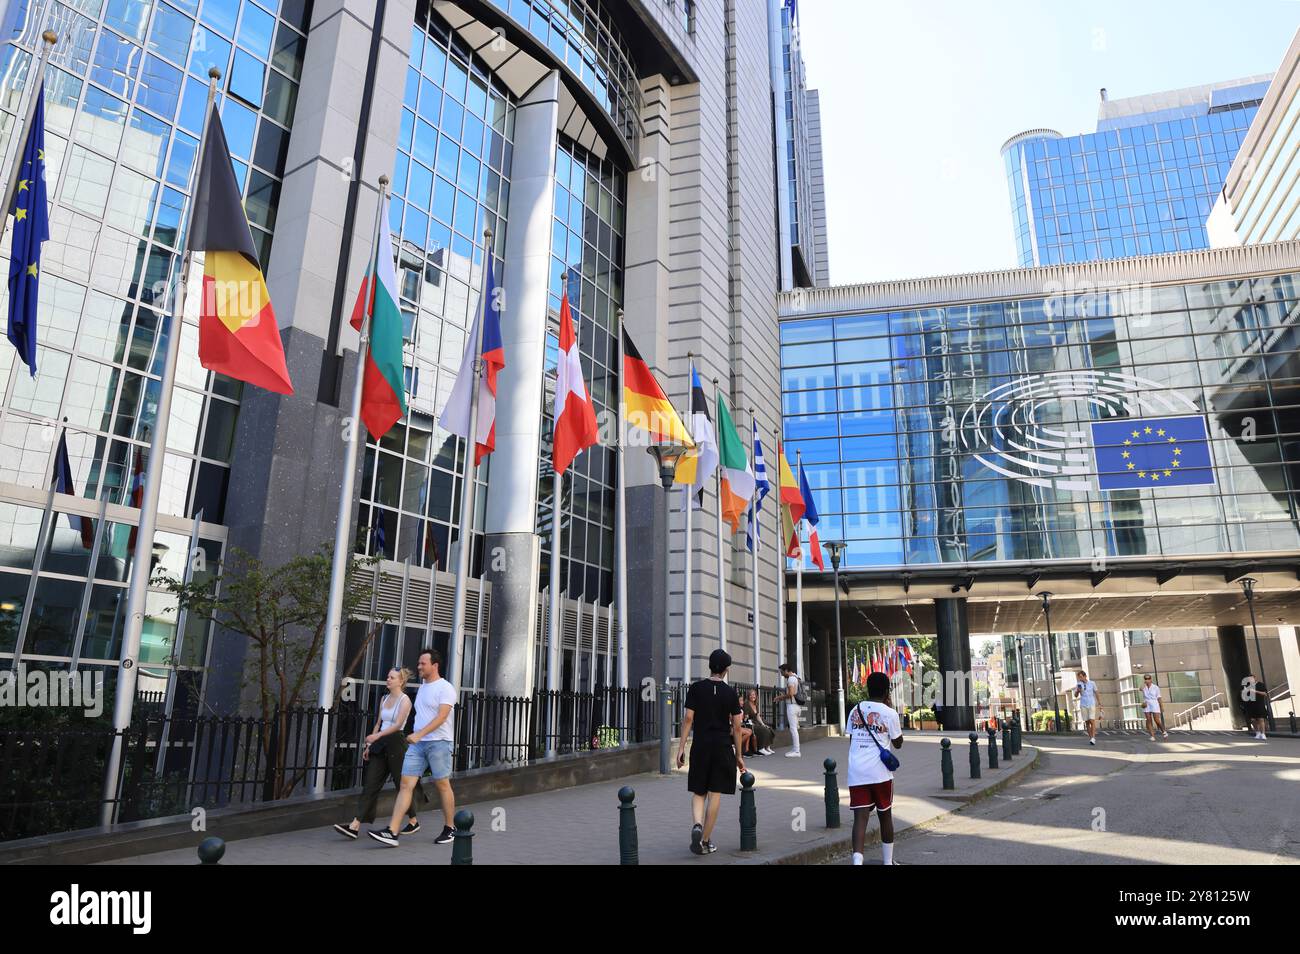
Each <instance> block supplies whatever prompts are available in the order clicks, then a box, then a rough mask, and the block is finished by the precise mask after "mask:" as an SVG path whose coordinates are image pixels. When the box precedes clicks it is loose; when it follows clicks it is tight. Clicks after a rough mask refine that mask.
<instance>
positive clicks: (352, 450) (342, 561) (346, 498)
mask: <svg viewBox="0 0 1300 954" xmlns="http://www.w3.org/2000/svg"><path fill="white" fill-rule="evenodd" d="M387 192H388V176H380V177H379V198H378V203H377V205H376V207H375V226H374V229H373V230H372V246H371V247H372V249H373V252H372V253H371V254H372V256H373V257H372V259H371V262H370V285H369V294H368V295H367V298H366V314H365V318H366V320H365V321H363V322H362V325H361V338H360V340H359V341H358V342H357V377H356V381H354V382H353V384H352V403H351V405H350V406H349V410H348V417H347V419H346V420H345V424H346V425H347V426H346V427H345V428H344V431H343V433H344V435H345V439H346V441H347V446H346V449H345V451H344V453H343V461H344V463H343V483H342V484H341V486H340V487H339V507H338V516H337V517H336V518H335V519H336V523H335V525H334V553H333V555H332V557H331V560H330V593H329V607H328V608H327V609H326V611H325V643H324V645H323V646H322V648H321V663H320V685H319V687H318V688H317V690H316V705H317V706H319V707H320V708H321V709H323V710H324V714H323V715H322V717H321V728H320V738H319V739H317V740H316V772H315V773H314V778H313V779H312V789H313V790H314V791H316V792H324V791H325V790H326V784H327V783H326V773H325V769H326V765H327V764H328V762H329V744H330V725H329V722H330V714H329V713H330V710H331V709H333V708H334V689H335V683H336V682H337V681H338V657H339V645H340V644H341V642H342V637H343V626H344V625H345V620H344V619H343V589H344V586H345V585H346V583H347V578H348V564H349V563H350V562H351V560H352V500H353V497H354V496H355V494H356V479H357V453H358V449H359V447H360V445H361V440H360V438H361V428H362V426H363V425H362V423H361V394H362V389H363V385H364V383H365V377H366V350H367V346H368V345H369V344H370V322H371V321H372V320H373V319H374V313H375V294H376V289H377V287H378V282H379V255H380V254H381V250H380V248H379V234H380V226H381V224H382V217H383V214H384V197H385V195H386V194H387ZM382 254H384V255H391V254H393V251H392V249H387V250H383V251H382ZM375 572H376V574H377V573H378V572H379V568H378V564H376V567H375Z"/></svg>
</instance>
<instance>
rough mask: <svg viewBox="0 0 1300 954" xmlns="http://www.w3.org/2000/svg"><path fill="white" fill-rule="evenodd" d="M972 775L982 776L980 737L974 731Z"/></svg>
mask: <svg viewBox="0 0 1300 954" xmlns="http://www.w3.org/2000/svg"><path fill="white" fill-rule="evenodd" d="M970 777H971V778H979V777H980V737H979V736H978V735H976V734H975V733H974V732H972V733H971V734H970Z"/></svg>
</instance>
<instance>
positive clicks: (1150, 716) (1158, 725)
mask: <svg viewBox="0 0 1300 954" xmlns="http://www.w3.org/2000/svg"><path fill="white" fill-rule="evenodd" d="M1163 708H1164V707H1163V706H1162V705H1161V704H1160V687H1159V686H1157V685H1156V681H1155V680H1154V679H1152V678H1151V673H1147V674H1146V675H1144V676H1143V677H1142V711H1143V712H1145V713H1146V717H1147V735H1149V736H1151V741H1152V742H1154V741H1155V740H1156V729H1159V730H1160V737H1161V738H1163V739H1167V738H1169V733H1168V732H1166V731H1165V720H1164V713H1163V711H1162V710H1163Z"/></svg>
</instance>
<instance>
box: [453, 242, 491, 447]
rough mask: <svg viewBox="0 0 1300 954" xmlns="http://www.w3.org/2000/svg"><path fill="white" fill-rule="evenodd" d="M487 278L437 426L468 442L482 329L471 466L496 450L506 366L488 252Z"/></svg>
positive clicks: (489, 251) (488, 253) (484, 280)
mask: <svg viewBox="0 0 1300 954" xmlns="http://www.w3.org/2000/svg"><path fill="white" fill-rule="evenodd" d="M486 257H487V264H486V266H485V267H486V268H487V274H486V276H485V277H484V279H483V295H482V307H481V308H480V309H479V312H478V314H477V315H476V316H475V317H474V326H473V327H472V328H470V330H469V340H468V341H467V342H465V354H464V355H463V356H462V357H461V359H460V370H459V371H458V372H457V373H456V383H455V384H453V385H452V388H451V396H450V397H449V398H447V406H446V407H444V408H443V409H442V416H441V417H439V418H438V423H439V424H440V425H441V426H442V429H443V430H445V431H449V432H450V433H452V434H455V435H456V436H457V437H463V438H465V439H466V440H469V412H470V402H471V399H472V398H473V391H472V390H471V389H472V387H473V385H474V359H475V358H476V357H477V355H476V354H475V353H474V348H475V345H476V344H477V341H478V337H479V325H480V324H481V325H482V327H483V352H482V354H483V380H482V382H481V383H480V385H479V396H478V421H477V427H476V428H475V430H476V431H477V432H478V433H476V434H475V435H474V463H475V465H477V464H478V462H479V461H481V460H482V459H483V458H484V457H486V456H487V455H488V454H490V453H492V451H494V450H496V428H497V375H498V374H499V373H500V372H501V369H502V368H504V367H505V366H506V352H505V346H504V344H503V343H502V339H501V301H500V295H499V294H498V293H497V283H496V278H495V276H494V272H493V268H492V252H491V250H490V249H489V250H488V252H487V255H486Z"/></svg>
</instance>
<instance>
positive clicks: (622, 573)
mask: <svg viewBox="0 0 1300 954" xmlns="http://www.w3.org/2000/svg"><path fill="white" fill-rule="evenodd" d="M617 337H618V384H619V388H618V439H617V440H616V441H615V454H614V459H615V463H616V468H615V469H616V480H615V483H616V487H615V490H614V563H615V567H616V569H615V574H614V576H615V579H614V599H615V600H616V601H617V602H618V636H617V639H618V688H619V689H621V690H623V691H622V692H620V693H619V699H620V706H619V708H620V711H619V719H618V724H619V733H618V744H619V746H620V747H623V746H626V745H627V722H628V720H627V715H628V712H629V711H630V710H629V707H628V702H629V700H628V698H627V696H628V694H629V690H628V685H627V469H626V463H625V461H624V453H623V452H624V446H623V445H624V444H625V443H626V436H625V433H624V430H625V429H624V426H623V412H624V405H625V404H626V403H627V402H626V401H625V400H624V385H625V383H626V382H625V381H624V379H623V309H622V308H620V309H619V310H618V335H617Z"/></svg>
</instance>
